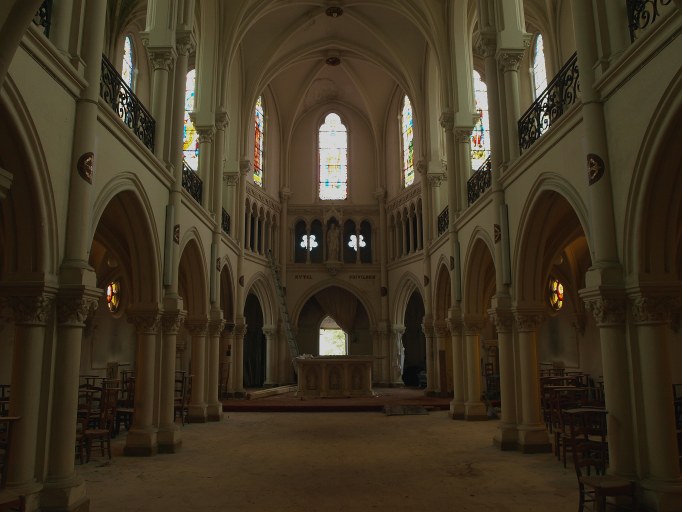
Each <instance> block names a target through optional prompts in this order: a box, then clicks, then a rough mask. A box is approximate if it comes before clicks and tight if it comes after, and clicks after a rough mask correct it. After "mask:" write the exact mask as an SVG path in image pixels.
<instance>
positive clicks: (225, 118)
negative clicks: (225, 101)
mask: <svg viewBox="0 0 682 512" xmlns="http://www.w3.org/2000/svg"><path fill="white" fill-rule="evenodd" d="M229 125H230V115H229V114H228V113H227V111H226V110H219V111H218V112H216V114H215V126H216V128H217V129H218V130H223V131H225V129H226V128H227V127H228V126H229Z"/></svg>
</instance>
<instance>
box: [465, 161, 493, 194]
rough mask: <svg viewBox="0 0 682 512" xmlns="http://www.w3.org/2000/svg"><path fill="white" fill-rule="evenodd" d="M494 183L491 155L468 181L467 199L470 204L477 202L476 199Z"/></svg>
mask: <svg viewBox="0 0 682 512" xmlns="http://www.w3.org/2000/svg"><path fill="white" fill-rule="evenodd" d="M491 184H492V165H491V163H490V157H488V158H487V159H486V161H485V162H483V165H481V166H480V167H479V168H478V169H477V170H476V172H475V173H473V174H472V175H471V178H469V180H468V181H467V199H468V204H469V205H472V204H474V203H475V202H476V199H478V198H479V197H481V195H482V194H483V192H485V191H486V190H488V189H489V188H490V185H491Z"/></svg>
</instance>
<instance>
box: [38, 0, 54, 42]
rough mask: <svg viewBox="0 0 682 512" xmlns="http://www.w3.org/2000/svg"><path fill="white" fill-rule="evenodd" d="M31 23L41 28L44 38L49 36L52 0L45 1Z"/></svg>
mask: <svg viewBox="0 0 682 512" xmlns="http://www.w3.org/2000/svg"><path fill="white" fill-rule="evenodd" d="M33 23H35V24H36V25H38V26H39V27H43V34H45V37H49V35H50V25H51V24H52V0H45V1H44V2H43V3H42V4H41V5H40V7H39V8H38V12H36V14H35V16H33Z"/></svg>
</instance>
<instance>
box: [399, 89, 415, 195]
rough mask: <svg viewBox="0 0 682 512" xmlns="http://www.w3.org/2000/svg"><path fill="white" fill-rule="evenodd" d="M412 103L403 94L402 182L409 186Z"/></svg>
mask: <svg viewBox="0 0 682 512" xmlns="http://www.w3.org/2000/svg"><path fill="white" fill-rule="evenodd" d="M412 125H413V118H412V104H411V103H410V98H408V97H407V95H405V98H404V99H403V110H402V116H401V133H402V136H403V184H404V185H405V186H406V187H409V186H410V185H412V183H414V131H413V126H412Z"/></svg>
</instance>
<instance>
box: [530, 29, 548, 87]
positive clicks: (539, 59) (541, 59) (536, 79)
mask: <svg viewBox="0 0 682 512" xmlns="http://www.w3.org/2000/svg"><path fill="white" fill-rule="evenodd" d="M533 85H534V86H535V91H534V92H535V97H536V98H537V97H538V96H540V95H541V94H542V93H543V91H544V90H545V89H547V67H546V66H545V46H544V44H543V42H542V34H540V33H539V32H538V35H537V36H536V37H535V45H534V46H533Z"/></svg>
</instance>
